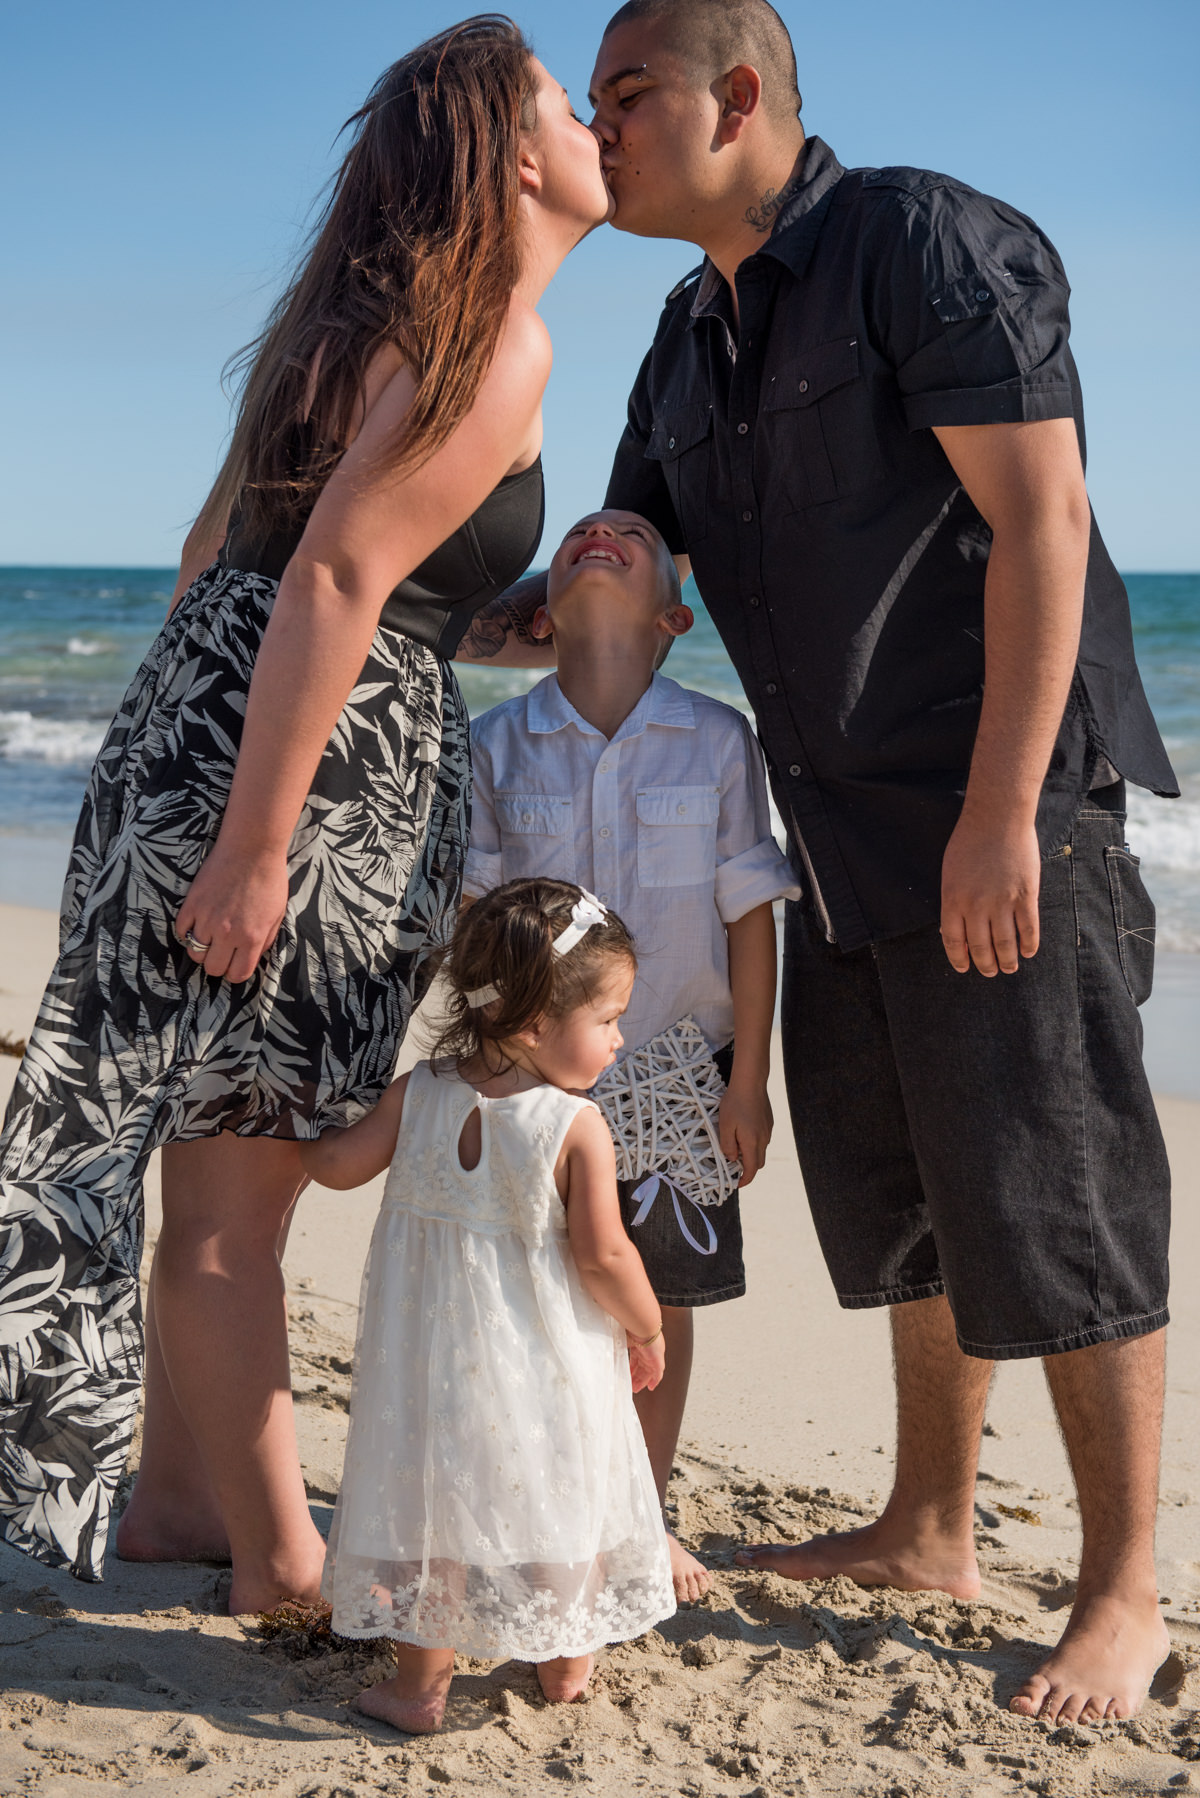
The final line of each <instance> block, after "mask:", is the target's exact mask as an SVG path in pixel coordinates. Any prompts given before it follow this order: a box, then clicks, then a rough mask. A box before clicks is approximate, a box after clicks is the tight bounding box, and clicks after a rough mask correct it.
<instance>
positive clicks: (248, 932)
mask: <svg viewBox="0 0 1200 1798" xmlns="http://www.w3.org/2000/svg"><path fill="white" fill-rule="evenodd" d="M287 902H288V870H287V860H286V858H285V857H284V856H281V855H279V854H269V855H267V854H264V855H259V856H248V855H238V854H235V853H233V852H231V851H229V850H226V849H223V848H222V847H221V842H220V839H219V838H218V840H217V842H216V844H215V845H214V847H213V849H212V850H211V852H210V854H209V855H208V858H207V859H206V861H205V862H204V864H203V866H202V867H201V869H200V872H199V873H198V874H197V876H196V878H195V880H193V882H192V884H191V886H190V887H189V888H188V891H187V896H186V898H185V899H184V901H183V904H182V905H181V906H180V908H179V911H178V912H177V913H176V917H175V935H176V936H177V937H178V938H179V940H180V942H181V943H182V944H183V945H184V948H185V949H186V950H187V952H188V954H189V955H190V956H191V958H192V960H193V961H195V962H199V963H201V964H202V966H203V968H204V971H205V973H206V974H215V975H217V976H219V977H223V978H224V979H226V980H249V978H250V976H251V974H253V972H254V970H255V969H256V968H257V966H258V964H259V962H260V961H261V960H262V957H263V955H264V954H265V952H266V951H267V950H268V949H269V948H270V947H271V944H272V943H273V942H274V941H275V938H276V936H277V934H278V932H279V926H280V924H282V922H283V914H284V912H285V911H286V910H287Z"/></svg>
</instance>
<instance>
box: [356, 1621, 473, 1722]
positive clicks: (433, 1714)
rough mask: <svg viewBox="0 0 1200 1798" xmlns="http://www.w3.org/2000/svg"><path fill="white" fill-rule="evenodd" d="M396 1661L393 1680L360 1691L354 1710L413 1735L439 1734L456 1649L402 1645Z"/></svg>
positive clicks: (386, 1680)
mask: <svg viewBox="0 0 1200 1798" xmlns="http://www.w3.org/2000/svg"><path fill="white" fill-rule="evenodd" d="M396 1660H397V1668H396V1672H395V1673H394V1674H393V1675H392V1677H391V1679H385V1680H381V1681H380V1683H379V1684H378V1685H377V1686H368V1687H367V1688H366V1690H365V1691H364V1692H360V1693H359V1694H358V1697H357V1698H356V1699H355V1700H354V1706H355V1709H356V1710H360V1711H362V1713H363V1715H364V1716H366V1717H378V1718H379V1720H380V1722H381V1723H390V1724H391V1726H392V1728H393V1729H402V1730H404V1731H405V1733H406V1734H407V1735H410V1736H431V1735H434V1734H436V1732H437V1731H438V1730H439V1729H440V1728H441V1727H442V1718H443V1716H444V1715H445V1711H446V1698H447V1695H448V1693H449V1691H450V1680H451V1678H452V1676H453V1674H454V1650H453V1649H452V1648H448V1649H440V1648H411V1647H409V1646H408V1644H407V1643H402V1644H401V1645H400V1648H399V1652H398V1654H397V1656H396Z"/></svg>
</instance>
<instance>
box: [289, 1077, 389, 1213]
mask: <svg viewBox="0 0 1200 1798" xmlns="http://www.w3.org/2000/svg"><path fill="white" fill-rule="evenodd" d="M407 1089H408V1075H407V1074H401V1076H400V1078H399V1080H394V1081H393V1082H392V1084H391V1086H389V1087H388V1089H387V1091H386V1092H385V1093H384V1095H383V1097H382V1099H380V1101H379V1103H378V1105H376V1107H375V1109H374V1110H373V1111H369V1112H368V1113H367V1115H366V1117H364V1118H360V1119H359V1121H358V1123H357V1124H351V1125H349V1127H348V1128H347V1129H345V1130H326V1131H324V1132H323V1133H322V1134H321V1135H320V1136H318V1137H315V1138H314V1139H313V1140H312V1141H311V1142H302V1143H300V1144H299V1145H298V1147H299V1150H300V1160H301V1162H302V1163H303V1166H304V1171H305V1173H306V1174H307V1175H308V1176H309V1178H310V1179H312V1180H315V1181H316V1182H317V1184H318V1185H320V1186H332V1187H333V1188H334V1189H335V1190H336V1191H338V1192H345V1191H347V1190H348V1189H349V1188H350V1187H352V1186H364V1185H365V1184H366V1182H367V1181H368V1180H373V1179H374V1178H375V1176H376V1174H381V1173H382V1172H383V1170H384V1168H385V1167H388V1166H389V1165H390V1163H391V1159H392V1156H393V1155H394V1154H395V1153H396V1139H397V1137H398V1136H399V1134H400V1119H401V1117H402V1115H403V1112H404V1094H405V1092H406V1091H407Z"/></svg>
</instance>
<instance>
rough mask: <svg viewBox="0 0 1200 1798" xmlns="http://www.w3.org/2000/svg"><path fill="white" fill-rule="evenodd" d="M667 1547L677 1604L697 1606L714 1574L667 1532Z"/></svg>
mask: <svg viewBox="0 0 1200 1798" xmlns="http://www.w3.org/2000/svg"><path fill="white" fill-rule="evenodd" d="M667 1546H668V1547H669V1548H670V1550H671V1578H672V1580H673V1581H674V1584H675V1602H676V1603H677V1604H695V1602H696V1600H697V1599H698V1598H703V1597H704V1594H705V1593H706V1592H707V1591H708V1588H709V1587H710V1586H711V1585H712V1574H711V1573H710V1572H709V1571H708V1568H707V1567H706V1566H705V1565H704V1563H703V1561H698V1560H697V1559H696V1557H695V1555H693V1554H689V1553H688V1551H687V1549H686V1548H685V1547H684V1546H683V1543H682V1542H680V1541H679V1540H678V1538H677V1537H675V1536H673V1535H672V1534H671V1532H670V1530H668V1531H667Z"/></svg>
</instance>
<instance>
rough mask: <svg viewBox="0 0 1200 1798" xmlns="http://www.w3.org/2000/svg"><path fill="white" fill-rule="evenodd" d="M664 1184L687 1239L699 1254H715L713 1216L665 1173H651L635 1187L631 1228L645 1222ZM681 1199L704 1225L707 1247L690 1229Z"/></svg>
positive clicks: (715, 1241) (632, 1196) (676, 1219)
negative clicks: (635, 1207)
mask: <svg viewBox="0 0 1200 1798" xmlns="http://www.w3.org/2000/svg"><path fill="white" fill-rule="evenodd" d="M664 1186H665V1187H666V1189H667V1191H668V1192H669V1193H670V1195H671V1202H672V1204H673V1205H674V1207H675V1221H676V1223H677V1224H678V1225H679V1228H680V1230H681V1231H682V1233H683V1235H684V1237H685V1239H686V1240H687V1241H688V1242H690V1243H691V1245H692V1247H693V1248H694V1249H695V1251H696V1253H697V1254H698V1255H715V1254H716V1252H717V1233H716V1231H715V1230H714V1229H713V1226H712V1219H711V1217H709V1215H708V1213H707V1211H705V1210H704V1209H703V1208H702V1207H701V1206H699V1205H697V1203H696V1201H695V1199H689V1198H688V1195H687V1193H685V1192H680V1190H679V1188H678V1187H677V1186H676V1184H675V1182H674V1181H673V1180H668V1179H667V1177H666V1175H665V1174H650V1175H649V1176H648V1177H647V1178H646V1179H645V1180H643V1181H642V1183H641V1185H640V1186H636V1187H635V1188H634V1190H633V1193H632V1195H631V1197H630V1201H629V1202H630V1204H631V1205H637V1210H636V1211H635V1212H634V1214H633V1222H632V1224H631V1225H630V1228H631V1229H633V1230H636V1229H637V1227H638V1225H639V1224H644V1223H645V1221H646V1219H647V1218H648V1217H649V1215H650V1213H651V1211H652V1210H653V1208H654V1201H655V1199H656V1198H657V1197H658V1195H659V1193H660V1192H661V1191H662V1189H663V1187H664ZM680 1199H684V1200H685V1201H686V1202H687V1203H688V1204H689V1205H690V1206H691V1207H692V1210H693V1211H694V1212H695V1213H696V1216H697V1217H698V1218H699V1219H700V1222H701V1223H702V1224H703V1225H704V1228H705V1230H706V1231H707V1233H708V1247H707V1248H705V1247H704V1246H703V1244H702V1243H699V1242H697V1241H696V1238H695V1237H694V1236H693V1235H692V1233H691V1231H690V1230H689V1229H688V1226H687V1219H686V1218H685V1217H684V1215H683V1208H682V1206H681V1205H680V1203H679V1201H680ZM639 1201H640V1202H639Z"/></svg>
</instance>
